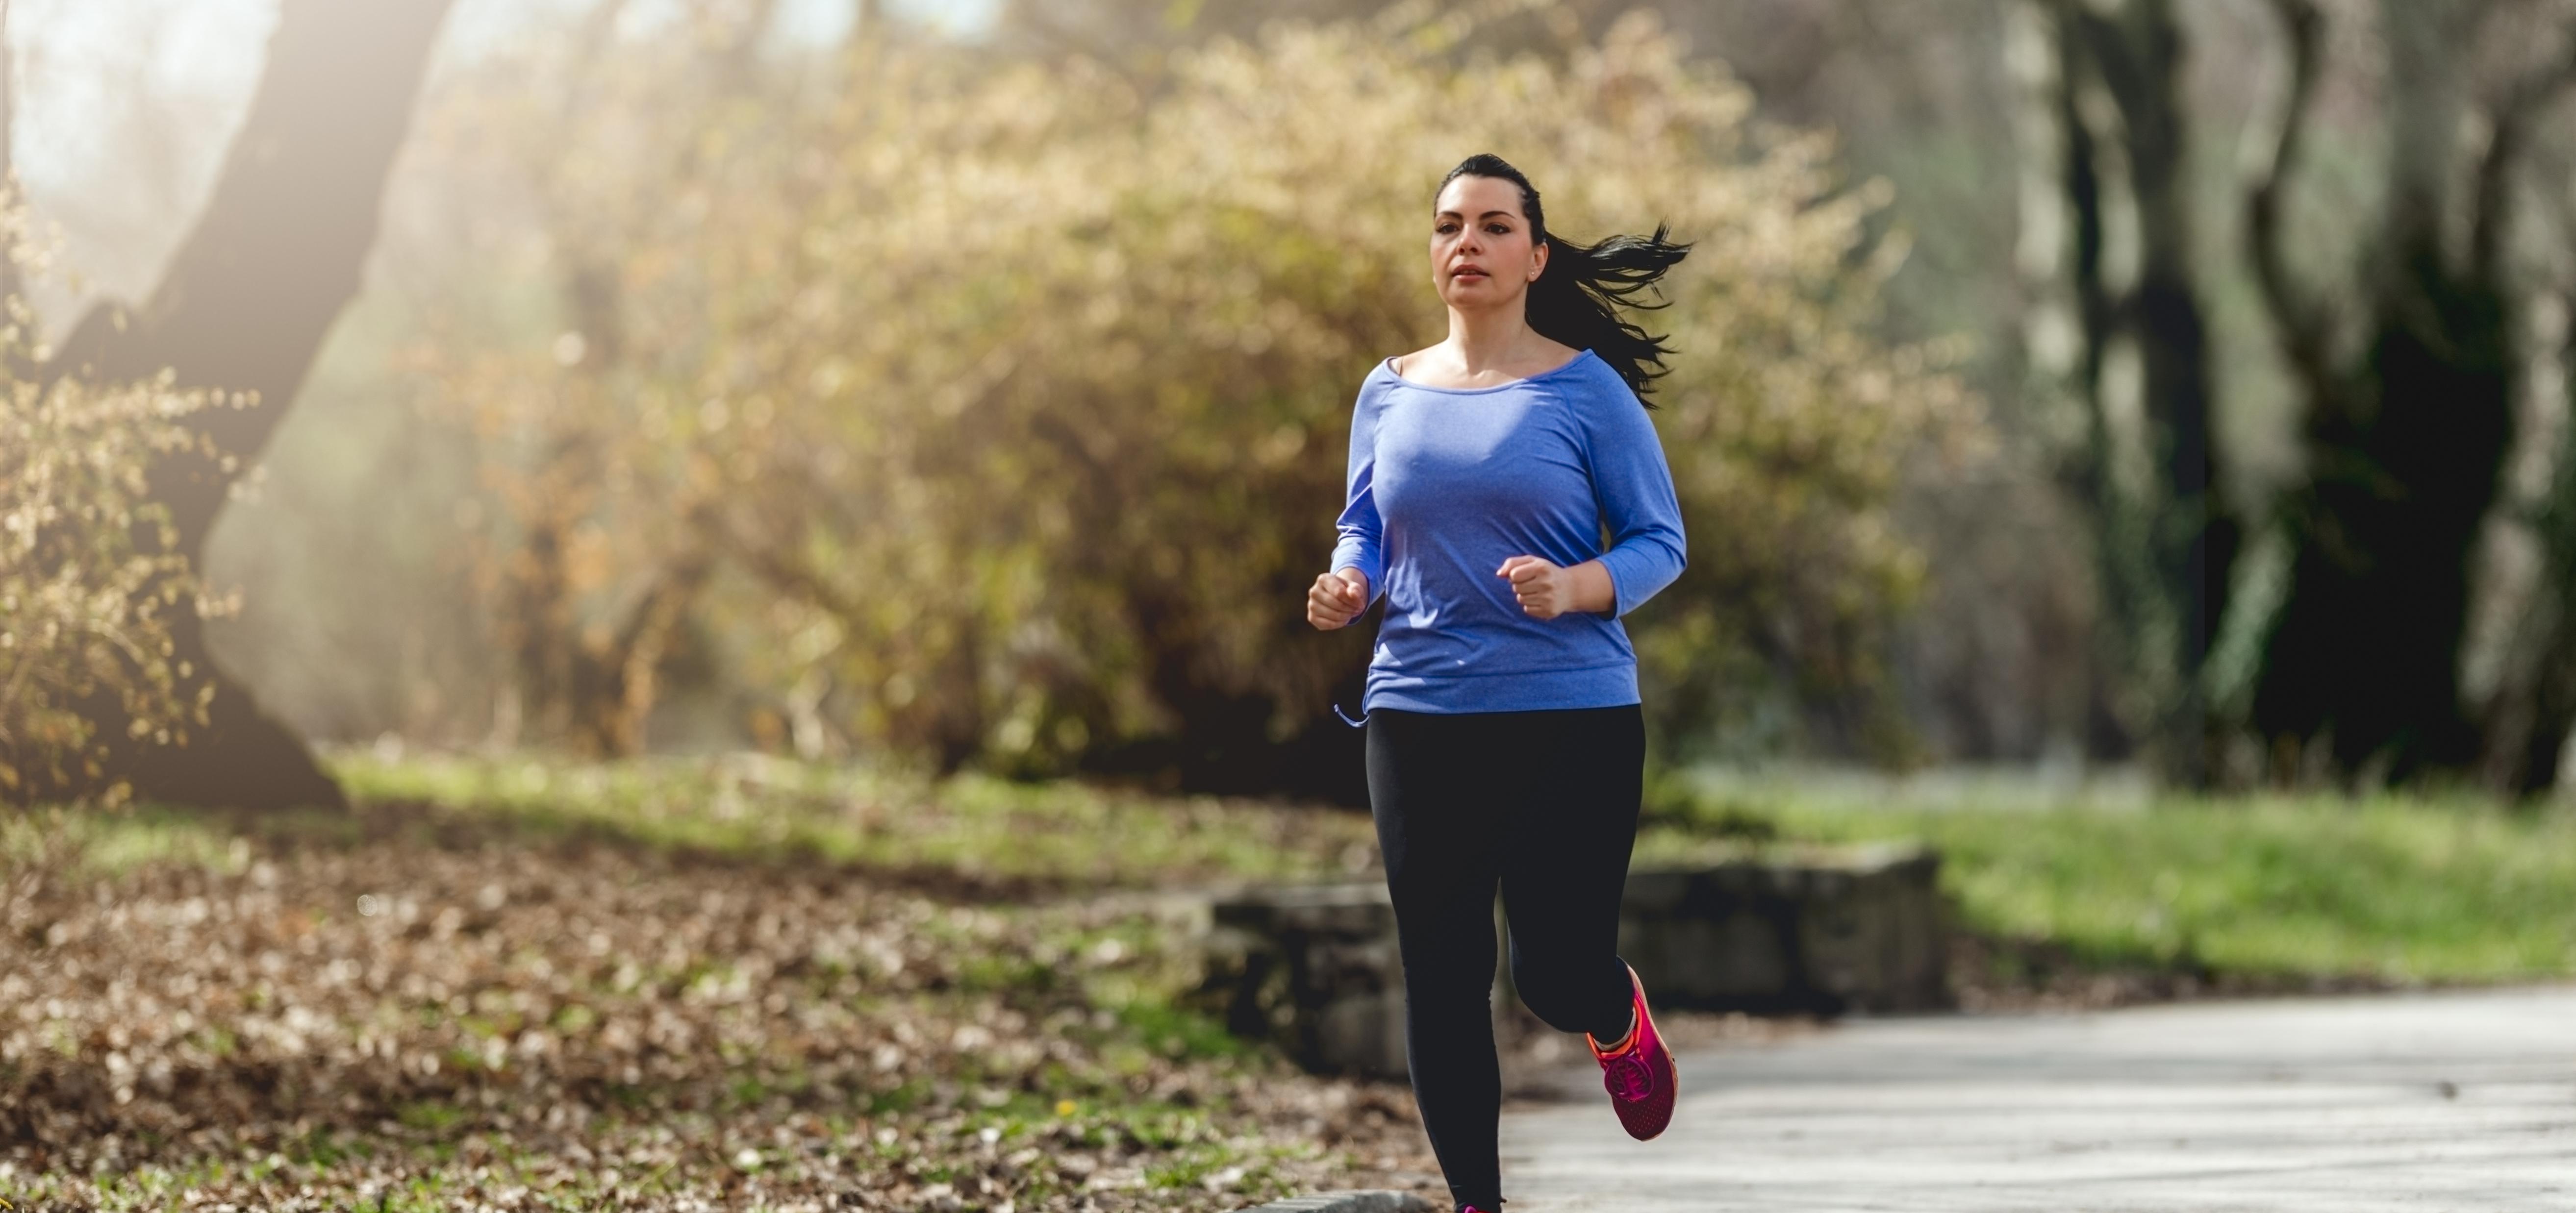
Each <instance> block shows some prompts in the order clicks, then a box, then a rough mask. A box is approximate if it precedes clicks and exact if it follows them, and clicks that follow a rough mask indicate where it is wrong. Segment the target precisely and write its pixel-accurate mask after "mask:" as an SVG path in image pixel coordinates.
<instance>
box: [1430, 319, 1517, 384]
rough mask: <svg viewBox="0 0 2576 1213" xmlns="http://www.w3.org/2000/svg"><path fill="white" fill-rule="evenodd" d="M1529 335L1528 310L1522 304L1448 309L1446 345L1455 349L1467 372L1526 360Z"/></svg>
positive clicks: (1477, 372)
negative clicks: (1447, 337) (1465, 309)
mask: <svg viewBox="0 0 2576 1213" xmlns="http://www.w3.org/2000/svg"><path fill="white" fill-rule="evenodd" d="M1531 336H1532V333H1531V331H1530V326H1529V322H1528V313H1527V312H1526V311H1525V310H1524V309H1522V308H1518V307H1497V308H1490V309H1485V310H1480V311H1474V312H1462V311H1460V310H1458V309H1457V308H1454V307H1453V308H1451V309H1449V347H1450V348H1451V349H1453V350H1456V351H1457V353H1458V361H1459V362H1460V363H1462V364H1464V366H1465V369H1466V372H1467V373H1468V374H1469V375H1471V376H1472V375H1479V374H1483V373H1484V372H1487V371H1493V370H1501V369H1503V368H1505V367H1508V366H1511V365H1514V364H1517V363H1519V362H1522V361H1524V360H1526V358H1527V356H1528V350H1527V348H1526V346H1527V344H1528V340H1529V338H1530V337H1531Z"/></svg>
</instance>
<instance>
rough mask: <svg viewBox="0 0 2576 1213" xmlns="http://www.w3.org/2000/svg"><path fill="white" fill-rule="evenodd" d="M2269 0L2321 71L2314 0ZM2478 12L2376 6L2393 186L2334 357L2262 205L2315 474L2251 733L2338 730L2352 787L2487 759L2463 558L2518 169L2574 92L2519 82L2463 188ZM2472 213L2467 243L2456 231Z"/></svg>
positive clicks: (2424, 4) (2488, 475)
mask: <svg viewBox="0 0 2576 1213" xmlns="http://www.w3.org/2000/svg"><path fill="white" fill-rule="evenodd" d="M2276 3H2277V4H2278V5H2279V7H2281V8H2282V10H2283V12H2284V13H2285V15H2286V16H2287V17H2289V19H2290V26H2291V30H2292V34H2293V38H2294V46H2295V49H2296V50H2297V52H2298V54H2299V55H2300V56H2301V59H2302V62H2303V73H2302V74H2303V76H2308V77H2310V78H2311V79H2312V59H2313V55H2314V53H2315V43H2316V40H2317V39H2318V38H2319V37H2320V30H2321V27H2322V22H2321V19H2320V18H2319V16H2318V14H2317V10H2316V8H2315V6H2314V5H2313V4H2312V3H2310V2H2309V0H2276ZM2485 11H2486V10H2484V9H2482V8H2477V7H2462V6H2459V5H2455V4H2437V3H2431V2H2430V0H2388V2H2387V3H2386V4H2384V5H2383V24H2384V26H2385V33H2386V38H2385V42H2386V45H2387V47H2388V55H2389V63H2390V70H2389V83H2390V94H2391V95H2390V99H2389V103H2388V108H2389V112H2390V115H2391V117H2390V122H2391V126H2392V130H2391V140H2390V143H2391V153H2390V158H2391V160H2390V174H2391V175H2390V181H2389V191H2388V194H2389V201H2388V205H2387V208H2386V212H2385V213H2386V215H2387V220H2386V227H2385V230H2384V234H2383V235H2382V236H2381V237H2380V238H2379V239H2377V240H2375V241H2373V246H2374V247H2375V248H2378V249H2383V250H2386V255H2385V256H2384V258H2383V259H2381V260H2379V261H2377V262H2376V263H2375V264H2373V265H2372V266H2371V267H2370V268H2369V270H2368V272H2367V274H2366V276H2365V279H2364V282H2363V286H2364V289H2365V291H2366V303H2365V304H2364V308H2365V310H2364V311H2363V312H2362V313H2361V314H2362V315H2363V316H2365V317H2366V318H2367V322H2368V330H2367V338H2366V340H2365V341H2364V342H2362V343H2361V346H2360V348H2359V350H2358V351H2357V353H2355V354H2354V355H2352V356H2348V357H2347V356H2341V355H2339V354H2338V353H2337V352H2336V351H2335V349H2334V348H2333V342H2332V340H2331V334H2332V332H2333V328H2334V325H2333V323H2332V321H2331V320H2330V319H2329V318H2328V317H2326V316H2325V315H2324V314H2323V312H2324V309H2322V308H2320V307H2317V306H2315V305H2311V304H2300V303H2297V302H2295V301H2291V300H2289V299H2288V294H2289V293H2288V292H2287V291H2285V290H2284V289H2282V282H2281V280H2282V277H2283V273H2282V270H2281V268H2280V267H2281V264H2282V262H2283V260H2284V258H2283V256H2282V254H2281V253H2280V251H2279V249H2278V240H2279V236H2280V232H2279V225H2278V219H2277V214H2275V215H2271V216H2266V215H2264V214H2262V213H2261V210H2260V209H2259V208H2260V207H2262V206H2263V205H2266V204H2265V203H2264V202H2263V201H2262V199H2261V196H2260V195H2261V191H2258V196H2257V206H2258V211H2257V214H2256V221H2255V231H2256V236H2257V240H2258V242H2259V244H2260V245H2262V246H2264V247H2258V250H2257V253H2258V258H2259V259H2260V260H2261V262H2262V263H2263V266H2264V269H2265V278H2266V287H2267V294H2268V295H2270V297H2271V300H2272V303H2273V307H2274V311H2275V314H2276V316H2278V317H2280V319H2281V322H2282V323H2281V328H2282V331H2283V334H2284V340H2285V344H2286V346H2287V348H2288V350H2289V353H2290V361H2291V363H2292V365H2293V368H2294V370H2295V371H2296V372H2297V374H2298V375H2299V377H2300V378H2301V379H2302V380H2303V386H2304V387H2305V389H2306V391H2307V395H2308V405H2307V420H2306V423H2305V427H2304V428H2305V431H2306V436H2307V440H2308V446H2309V452H2310V453H2309V467H2310V472H2309V476H2308V481H2307V483H2306V484H2305V485H2303V486H2301V488H2300V489H2299V490H2297V491H2296V492H2294V493H2293V494H2291V496H2290V498H2289V500H2288V501H2287V502H2286V503H2285V507H2284V510H2283V517H2284V524H2285V525H2286V527H2287V528H2288V532H2289V535H2290V537H2291V539H2292V542H2293V544H2294V545H2295V555H2294V556H2293V557H2292V563H2291V574H2290V586H2289V590H2288V594H2287V597H2286V598H2285V599H2284V600H2283V602H2282V605H2281V609H2280V611H2279V613H2278V615H2277V616H2276V617H2275V619H2274V620H2273V621H2272V623H2271V626H2270V628H2269V629H2268V635H2267V637H2266V641H2265V646H2264V651H2263V659H2262V667H2261V670H2260V672H2259V673H2258V675H2257V681H2256V685H2255V690H2254V706H2253V717H2254V720H2253V723H2254V726H2255V728H2256V729H2257V730H2258V731H2260V732H2261V733H2262V734H2264V735H2265V736H2266V737H2267V738H2269V739H2271V740H2272V741H2273V742H2274V743H2275V745H2276V748H2277V747H2278V746H2279V745H2280V744H2281V743H2284V742H2291V743H2299V744H2304V743H2306V742H2307V741H2309V740H2310V739H2313V738H2317V737H2321V736H2323V737H2331V739H2332V752H2333V756H2334V761H2335V765H2336V766H2337V767H2338V768H2339V769H2340V770H2341V771H2342V772H2344V773H2345V774H2347V775H2351V774H2354V773H2357V772H2362V771H2365V770H2368V769H2370V768H2373V767H2377V768H2381V770H2382V771H2383V773H2384V777H2385V778H2387V779H2390V780H2406V779H2410V778H2413V777H2416V776H2419V775H2424V774H2430V773H2435V772H2457V771H2465V770H2468V769H2470V768H2471V767H2472V766H2473V765H2474V764H2475V763H2476V762H2477V760H2478V756H2479V749H2480V741H2479V737H2478V734H2477V731H2476V729H2475V727H2474V726H2473V724H2472V722H2471V720H2470V718H2469V716H2468V714H2467V713H2466V711H2465V710H2464V707H2463V705H2462V703H2461V701H2460V680H2459V665H2460V647H2461V644H2462V642H2463V640H2464V639H2465V638H2466V635H2467V623H2468V614H2469V600H2470V594H2471V590H2472V584H2471V583H2472V570H2471V565H2470V554H2471V553H2472V551H2473V550H2474V549H2475V546H2476V539H2477V535H2478V531H2479V528H2480V527H2481V526H2482V525H2483V523H2484V521H2485V519H2486V517H2487V514H2488V512H2489V511H2490V510H2491V509H2492V508H2493V507H2494V506H2495V504H2496V501H2497V496H2498V493H2499V492H2500V490H2501V487H2502V480H2503V474H2504V464H2505V456H2506V453H2507V452H2508V450H2510V448H2511V446H2512V442H2513V437H2514V416H2513V400H2514V393H2515V388H2516V383H2517V373H2516V368H2515V354H2514V342H2513V336H2512V334H2513V331H2514V324H2515V318H2516V317H2517V316H2518V315H2519V308H2518V307H2517V304H2518V302H2519V300H2518V299H2517V297H2516V294H2515V291H2516V289H2517V288H2516V287H2515V286H2514V285H2513V283H2512V282H2511V280H2510V275H2509V274H2508V272H2507V268H2506V254H2505V252H2504V246H2505V244H2506V241H2505V240H2504V229H2505V227H2506V224H2507V221H2508V218H2509V214H2510V208H2509V207H2508V200H2509V197H2510V189H2511V182H2510V176H2511V170H2512V168H2513V165H2514V163H2515V158H2516V157H2517V155H2518V154H2519V151H2520V147H2521V144H2522V143H2523V141H2524V140H2525V138H2526V137H2527V132H2528V129H2529V126H2530V124H2531V122H2532V121H2533V120H2534V117H2535V116H2536V115H2537V114H2538V112H2539V111H2540V108H2541V107H2542V106H2543V105H2545V104H2546V102H2547V100H2548V98H2549V97H2550V96H2551V95H2553V94H2554V92H2555V91H2556V89H2557V88H2558V87H2560V85H2561V84H2563V83H2564V80H2563V78H2562V77H2561V76H2560V75H2559V74H2557V73H2555V72H2550V71H2542V72H2535V73H2533V74H2532V75H2531V76H2530V77H2528V78H2527V79H2526V80H2525V81H2523V82H2522V83H2521V84H2520V85H2519V86H2518V87H2516V88H2515V89H2513V90H2511V92H2510V93H2509V94H2508V96H2507V99H2506V101H2505V102H2504V103H2503V104H2502V105H2501V106H2499V107H2498V108H2497V109H2496V110H2495V111H2494V112H2493V113H2491V114H2489V115H2488V116H2489V117H2490V118H2491V119H2492V127H2493V130H2494V134H2493V135H2492V137H2491V138H2490V140H2489V143H2488V147H2487V149H2486V151H2485V153H2484V155H2483V158H2482V162H2481V164H2480V168H2479V171H2478V172H2477V174H2476V175H2475V178H2474V184H2473V185H2472V186H2471V187H2469V188H2468V189H2467V190H2463V189H2462V188H2461V187H2460V186H2459V184H2458V183H2457V179H2456V177H2455V175H2454V174H2453V172H2452V166H2453V165H2454V164H2456V163H2457V158H2456V156H2455V154H2454V145H2455V143H2456V141H2457V139H2458V137H2459V136H2458V132H2459V131H2460V130H2461V129H2462V127H2463V125H2464V123H2463V121H2462V118H2463V117H2464V116H2465V114H2466V112H2467V110H2468V108H2469V103H2470V99H2469V97H2468V95H2467V88H2466V83H2465V79H2464V70H2465V69H2464V65H2463V64H2462V62H2461V61H2460V56H2461V55H2462V54H2464V53H2465V52H2464V51H2463V50H2462V47H2464V46H2466V45H2468V44H2469V43H2471V42H2473V41H2474V39H2473V38H2470V37H2468V36H2467V35H2468V34H2470V33H2473V32H2474V31H2473V30H2469V29H2466V28H2465V26H2466V24H2467V23H2468V22H2469V21H2471V20H2473V19H2474V18H2476V17H2477V16H2479V15H2481V14H2482V13H2484V12H2485ZM2303 102H2304V87H2301V88H2297V89H2294V93H2293V105H2292V107H2291V113H2290V115H2289V117H2288V119H2287V121H2288V122H2289V123H2290V124H2291V126H2290V127H2289V128H2287V129H2286V130H2285V143H2284V147H2285V154H2286V149H2287V148H2288V147H2289V146H2291V145H2292V144H2291V141H2292V140H2293V139H2294V137H2295V133H2296V132H2295V127H2296V124H2297V123H2299V122H2300V121H2301V120H2302V118H2303V110H2304V104H2303ZM2283 167H2285V166H2276V169H2275V173H2274V176H2275V178H2277V177H2278V176H2279V174H2280V172H2281V171H2282V168H2283ZM2269 188H2270V183H2267V184H2266V186H2265V189H2269ZM2463 213H2465V214H2466V216H2467V217H2468V218H2469V220H2470V223H2469V224H2468V227H2469V229H2470V232H2471V236H2470V240H2469V242H2468V247H2467V249H2466V250H2465V252H2463V251H2459V250H2455V249H2454V248H2452V247H2450V246H2449V245H2448V243H2447V242H2446V240H2445V231H2446V229H2448V228H2449V227H2450V226H2451V224H2452V220H2453V219H2454V217H2455V216H2458V215H2460V214H2463Z"/></svg>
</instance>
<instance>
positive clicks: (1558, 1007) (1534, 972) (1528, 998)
mask: <svg viewBox="0 0 2576 1213" xmlns="http://www.w3.org/2000/svg"><path fill="white" fill-rule="evenodd" d="M1597 976H1598V974H1597V973H1596V971H1595V966H1577V965H1573V964H1569V963H1566V962H1565V961H1563V960H1560V959H1557V958H1554V957H1547V956H1541V955H1538V954H1534V953H1530V952H1524V951H1521V950H1519V949H1514V950H1513V953H1512V988H1513V989H1514V990H1516V991H1518V992H1519V994H1520V999H1521V1005H1522V1006H1525V1007H1528V1008H1529V1009H1530V1013H1531V1014H1533V1015H1536V1016H1538V1017H1539V1019H1540V1020H1541V1021H1542V1022H1544V1023H1546V1024H1547V1026H1549V1027H1551V1028H1554V1029H1556V1030H1557V1031H1559V1032H1581V1031H1586V1030H1588V1029H1590V1028H1591V1027H1592V1026H1593V1025H1592V1024H1591V1023H1590V1022H1589V1017H1590V1016H1591V1015H1592V1014H1593V1012H1594V1010H1595V1008H1596V1007H1597V1006H1598V1004H1599V1002H1600V1000H1599V999H1598V998H1597V997H1596V996H1595V993H1596V992H1595V991H1593V990H1591V989H1588V988H1586V982H1587V981H1589V980H1591V979H1593V978H1595V977H1597Z"/></svg>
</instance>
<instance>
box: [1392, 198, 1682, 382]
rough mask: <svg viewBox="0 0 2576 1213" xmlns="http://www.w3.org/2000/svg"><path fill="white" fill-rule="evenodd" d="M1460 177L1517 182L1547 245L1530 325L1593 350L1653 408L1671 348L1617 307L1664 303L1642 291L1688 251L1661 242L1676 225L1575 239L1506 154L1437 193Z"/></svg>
mask: <svg viewBox="0 0 2576 1213" xmlns="http://www.w3.org/2000/svg"><path fill="white" fill-rule="evenodd" d="M1460 177H1494V178H1499V179H1501V180H1504V181H1509V182H1511V183H1512V184H1513V185H1515V186H1518V187H1520V191H1521V213H1522V214H1523V215H1524V216H1526V217H1527V218H1528V219H1529V225H1530V235H1531V236H1533V237H1534V238H1536V239H1540V240H1545V241H1546V242H1547V269H1546V271H1545V272H1543V273H1541V274H1540V275H1539V278H1538V281H1536V282H1533V283H1531V284H1530V286H1529V326H1530V327H1531V328H1533V329H1536V330H1538V333H1539V335H1540V336H1542V337H1546V338H1547V339H1549V340H1551V341H1557V342H1562V343H1564V344H1566V345H1570V346H1572V347H1574V348H1575V349H1578V350H1590V351H1592V353H1593V354H1594V356H1596V357H1598V358H1600V359H1601V360H1602V361H1603V362H1606V363H1609V364H1610V369H1612V370H1614V371H1617V372H1619V377H1620V378H1621V379H1625V380H1627V381H1628V390H1630V391H1633V392H1635V393H1636V394H1637V399H1638V400H1639V401H1640V402H1642V403H1644V404H1645V406H1646V407H1647V408H1653V407H1655V404H1654V402H1653V401H1651V400H1647V399H1646V393H1648V392H1649V391H1652V390H1653V385H1652V380H1654V379H1655V377H1657V376H1659V375H1662V374H1664V373H1665V371H1666V370H1667V369H1668V368H1666V367H1665V366H1664V355H1666V354H1669V353H1671V352H1672V351H1671V350H1670V349H1668V348H1666V347H1665V345H1664V339H1663V338H1661V337H1657V336H1654V335H1652V334H1649V333H1648V332H1646V330H1645V328H1644V327H1643V326H1640V325H1636V324H1632V323H1630V322H1628V321H1626V320H1623V319H1621V318H1620V316H1619V309H1620V308H1622V307H1633V308H1647V309H1651V308H1659V307H1662V306H1664V303H1665V301H1664V300H1663V299H1661V298H1656V299H1654V300H1652V301H1645V300H1641V299H1639V298H1638V296H1639V295H1640V294H1642V293H1643V292H1645V291H1646V290H1647V289H1648V288H1650V287H1653V286H1654V285H1655V281H1656V279H1659V278H1661V277H1663V276H1664V271H1666V270H1668V269H1671V268H1672V267H1673V266H1674V265H1676V264H1678V263H1679V262H1680V261H1681V259H1682V258H1683V257H1684V256H1686V255H1688V254H1689V252H1690V245H1688V244H1676V243H1673V242H1671V241H1668V240H1666V239H1664V233H1665V232H1667V231H1669V230H1671V229H1670V228H1669V226H1668V225H1666V224H1661V223H1658V224H1656V225H1655V234H1654V235H1652V236H1612V237H1610V238H1608V239H1606V240H1603V241H1602V242H1600V243H1599V244H1590V245H1585V244H1576V243H1575V242H1573V241H1571V240H1568V239H1566V238H1564V237H1562V236H1559V235H1557V234H1556V233H1554V232H1551V231H1549V230H1547V216H1546V214H1545V212H1543V211H1541V210H1540V209H1539V201H1538V190H1537V189H1536V188H1535V187H1533V186H1531V185H1530V183H1529V178H1527V177H1524V176H1522V175H1521V171H1520V170H1519V169H1516V168H1513V167H1512V166H1511V164H1510V162H1508V161H1506V160H1504V159H1503V158H1502V157H1500V156H1496V155H1491V154H1486V153H1480V154H1478V155H1474V156H1469V157H1467V158H1466V159H1465V160H1462V161H1459V162H1458V167H1456V168H1453V169H1451V170H1449V175H1448V176H1446V177H1442V178H1441V179H1440V185H1439V187H1438V189H1435V190H1433V191H1432V197H1433V198H1438V197H1439V196H1440V195H1439V191H1440V190H1443V189H1447V188H1449V183H1450V182H1452V181H1455V180H1457V179H1458V178H1460Z"/></svg>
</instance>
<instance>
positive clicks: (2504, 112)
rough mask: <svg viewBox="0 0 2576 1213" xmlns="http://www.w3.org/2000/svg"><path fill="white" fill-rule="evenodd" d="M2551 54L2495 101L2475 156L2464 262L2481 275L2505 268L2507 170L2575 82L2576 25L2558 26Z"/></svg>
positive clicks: (2509, 185) (2497, 274)
mask: <svg viewBox="0 0 2576 1213" xmlns="http://www.w3.org/2000/svg"><path fill="white" fill-rule="evenodd" d="M2560 36H2561V41H2562V45H2561V47H2560V50H2559V54H2558V56H2557V57H2556V58H2554V59H2552V60H2550V61H2549V62H2547V63H2544V64H2542V65H2541V66H2539V67H2535V68H2533V69H2531V70H2530V71H2527V72H2525V73H2523V74H2522V76H2521V78H2519V79H2517V80H2515V81H2514V82H2513V86H2512V87H2511V88H2509V89H2507V90H2506V91H2505V95H2504V97H2503V98H2502V99H2501V100H2499V101H2498V102H2497V103H2496V108H2495V116H2494V122H2493V127H2494V134H2493V135H2492V137H2490V138H2489V139H2488V141H2487V149H2486V154H2485V155H2483V156H2481V157H2480V158H2479V159H2478V185H2477V194H2476V196H2475V200H2474V201H2475V203H2476V207H2477V209H2476V213H2475V217H2474V218H2473V220H2472V225H2471V227H2470V229H2469V256H2470V261H2469V264H2470V265H2471V266H2472V267H2473V269H2474V272H2476V273H2477V274H2478V275H2479V276H2480V277H2482V278H2485V279H2487V280H2488V281H2491V282H2492V281H2496V280H2498V279H2500V278H2501V277H2502V276H2503V273H2504V242H2505V236H2506V232H2505V225H2506V223H2507V222H2508V221H2509V220H2510V219H2511V217H2512V216H2511V206H2510V204H2511V197H2510V195H2511V193H2512V186H2513V183H2512V180H2511V177H2512V174H2513V166H2514V162H2515V161H2516V159H2518V158H2519V156H2520V155H2521V151H2522V148H2523V145H2524V144H2525V143H2526V142H2527V141H2528V140H2529V139H2530V137H2531V128H2532V123H2533V121H2534V120H2535V119H2537V118H2538V117H2539V116H2540V115H2541V114H2542V113H2544V112H2546V111H2547V110H2548V108H2549V106H2550V103H2551V102H2553V101H2556V100H2557V99H2558V96H2559V94H2560V93H2562V92H2563V91H2565V90H2566V89H2567V88H2568V87H2569V86H2571V85H2576V26H2571V27H2570V28H2567V29H2565V30H2562V31H2560Z"/></svg>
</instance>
